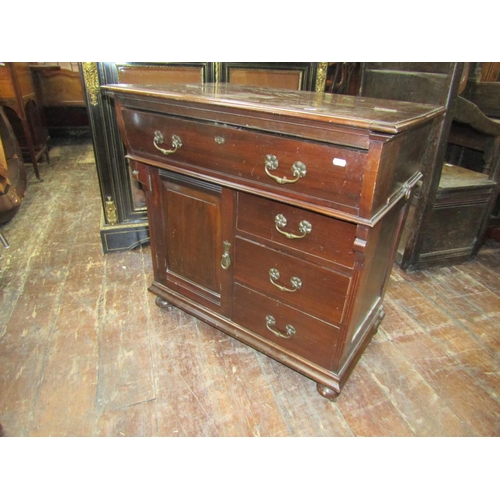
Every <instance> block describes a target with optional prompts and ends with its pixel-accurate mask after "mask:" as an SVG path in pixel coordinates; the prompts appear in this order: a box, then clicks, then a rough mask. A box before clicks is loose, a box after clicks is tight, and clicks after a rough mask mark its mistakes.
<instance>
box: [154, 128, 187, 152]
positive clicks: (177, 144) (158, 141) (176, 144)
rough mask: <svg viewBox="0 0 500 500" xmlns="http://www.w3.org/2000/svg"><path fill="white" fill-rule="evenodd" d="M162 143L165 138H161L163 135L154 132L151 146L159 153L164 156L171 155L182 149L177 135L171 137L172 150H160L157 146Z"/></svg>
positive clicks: (156, 131)
mask: <svg viewBox="0 0 500 500" xmlns="http://www.w3.org/2000/svg"><path fill="white" fill-rule="evenodd" d="M164 142H165V138H164V137H163V134H162V133H161V132H160V131H159V130H155V137H154V139H153V145H154V147H155V148H156V149H157V150H158V151H161V152H162V153H163V154H164V155H171V154H172V153H175V152H176V151H177V150H178V149H180V148H182V140H181V138H180V137H179V136H178V135H173V136H172V148H173V149H162V148H160V147H158V144H163V143H164Z"/></svg>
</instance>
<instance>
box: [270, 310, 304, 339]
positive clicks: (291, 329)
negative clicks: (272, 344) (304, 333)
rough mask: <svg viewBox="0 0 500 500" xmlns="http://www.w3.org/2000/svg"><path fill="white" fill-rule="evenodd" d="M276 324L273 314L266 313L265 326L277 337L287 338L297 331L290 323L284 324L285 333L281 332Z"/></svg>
mask: <svg viewBox="0 0 500 500" xmlns="http://www.w3.org/2000/svg"><path fill="white" fill-rule="evenodd" d="M275 326H276V320H275V319H274V317H273V316H271V315H268V316H266V327H267V329H268V330H269V331H270V332H273V333H274V335H276V336H277V337H282V338H284V339H289V338H290V337H291V336H292V335H295V334H296V333H297V330H295V328H294V327H293V326H292V325H286V326H285V331H286V334H283V333H281V332H280V331H279V330H277V329H276V328H275Z"/></svg>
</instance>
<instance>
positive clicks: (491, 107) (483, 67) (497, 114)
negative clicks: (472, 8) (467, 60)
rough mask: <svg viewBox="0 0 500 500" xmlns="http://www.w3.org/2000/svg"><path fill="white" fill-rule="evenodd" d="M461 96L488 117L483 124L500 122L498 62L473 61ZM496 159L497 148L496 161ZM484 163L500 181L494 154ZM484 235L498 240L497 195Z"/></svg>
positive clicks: (499, 213) (499, 211) (499, 210)
mask: <svg viewBox="0 0 500 500" xmlns="http://www.w3.org/2000/svg"><path fill="white" fill-rule="evenodd" d="M463 97H464V98H465V99H467V100H468V101H470V102H471V103H473V104H475V105H476V106H477V107H478V108H479V110H480V111H481V112H482V113H483V114H484V115H485V116H486V117H487V118H488V119H489V120H484V119H481V123H482V124H483V126H488V128H493V127H496V125H497V124H498V123H500V63H498V62H496V63H474V64H473V65H472V66H471V71H470V77H469V80H468V82H467V86H466V88H465V90H464V92H463ZM486 123H488V125H485V124H486ZM497 140H498V138H497ZM498 161H499V160H498V150H497V162H498ZM482 164H483V163H482V162H480V163H479V165H482ZM484 164H485V165H486V164H487V165H489V170H488V172H487V173H488V175H489V176H490V177H491V178H493V179H494V180H495V181H496V182H497V184H498V183H499V182H500V179H499V176H500V173H499V172H498V169H499V166H498V163H497V165H496V174H493V175H492V168H493V170H494V169H495V167H494V155H490V157H489V158H487V159H485V160H484ZM486 235H487V236H488V237H490V238H493V239H495V240H496V241H500V196H499V195H497V198H496V203H495V204H494V206H493V210H492V212H491V214H490V218H489V220H488V225H487V228H486Z"/></svg>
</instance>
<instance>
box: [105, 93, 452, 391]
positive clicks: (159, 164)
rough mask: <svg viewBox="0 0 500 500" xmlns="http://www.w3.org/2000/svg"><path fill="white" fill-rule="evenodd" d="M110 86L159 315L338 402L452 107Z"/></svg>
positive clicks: (373, 322) (379, 311) (374, 320)
mask: <svg viewBox="0 0 500 500" xmlns="http://www.w3.org/2000/svg"><path fill="white" fill-rule="evenodd" d="M104 89H105V92H106V93H107V94H108V95H110V96H113V97H114V99H115V104H116V113H117V117H118V123H119V127H120V131H121V134H122V137H123V141H124V143H125V145H126V149H127V157H128V159H129V161H130V162H131V164H132V167H133V169H134V175H135V176H136V178H137V179H138V180H139V181H140V182H141V184H142V185H143V186H144V190H145V191H146V197H147V210H148V218H149V230H150V237H151V251H152V256H153V259H152V260H153V268H154V281H153V283H152V285H151V287H150V291H151V292H153V293H155V294H156V295H157V304H158V305H160V306H166V305H167V304H168V303H171V304H173V305H175V306H177V307H180V308H182V309H184V310H185V311H187V312H189V313H191V314H193V315H195V316H196V317H198V318H200V319H202V320H204V321H206V322H207V323H209V324H211V325H213V326H215V327H216V328H218V329H220V330H222V331H223V332H225V333H227V334H229V335H231V336H233V337H235V338H237V339H239V340H241V341H242V342H244V343H246V344H248V345H250V346H252V347H253V348H255V349H258V350H259V351H261V352H263V353H265V354H267V355H268V356H271V357H272V358H274V359H276V360H278V361H280V362H282V363H284V364H285V365H287V366H288V367H290V368H292V369H294V370H297V371H298V372H300V373H302V374H304V375H305V376H307V377H309V378H311V379H313V380H314V381H316V382H317V384H318V385H317V387H318V390H319V392H320V393H321V394H322V395H323V396H325V397H327V398H329V399H334V398H335V397H336V396H337V395H338V394H339V392H340V390H341V387H342V385H343V384H344V383H345V381H346V379H347V377H348V376H349V373H350V372H351V370H352V369H353V368H354V366H355V364H356V362H357V360H358V359H359V357H360V356H361V354H362V352H363V350H364V349H365V347H366V345H367V344H368V342H369V340H370V338H371V336H372V335H373V334H374V333H375V332H376V330H377V327H378V325H379V323H380V321H381V320H382V318H383V307H382V302H383V296H384V291H385V287H386V284H387V281H388V278H389V275H390V271H391V267H392V264H393V259H394V254H395V249H396V245H397V241H398V237H399V234H400V230H401V227H402V224H403V221H404V218H405V215H406V209H407V204H408V198H409V195H410V193H411V190H412V188H413V186H414V185H415V184H416V183H417V181H418V180H419V178H420V177H421V172H422V169H423V168H424V167H425V163H426V161H427V160H426V158H425V151H426V143H427V141H428V140H429V138H430V137H431V136H432V131H433V125H434V122H435V121H436V120H439V119H441V117H442V113H443V108H441V107H434V106H428V105H420V104H413V103H407V102H395V101H388V100H377V99H370V98H363V97H352V96H341V95H334V94H324V93H315V92H305V91H283V90H273V89H267V88H258V87H240V86H231V85H221V84H206V85H170V86H164V87H153V86H151V87H148V86H134V85H108V86H105V87H104Z"/></svg>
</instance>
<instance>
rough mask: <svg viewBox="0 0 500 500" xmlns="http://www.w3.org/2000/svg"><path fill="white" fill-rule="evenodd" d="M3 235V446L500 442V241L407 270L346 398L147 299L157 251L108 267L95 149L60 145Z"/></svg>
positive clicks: (398, 275) (393, 288)
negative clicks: (42, 442) (131, 440)
mask: <svg viewBox="0 0 500 500" xmlns="http://www.w3.org/2000/svg"><path fill="white" fill-rule="evenodd" d="M41 170H42V174H43V178H44V182H43V183H40V182H38V181H37V180H36V178H35V177H34V175H33V172H32V170H30V175H29V184H28V192H27V196H26V198H25V200H24V202H23V204H22V206H21V210H20V211H19V213H18V215H17V216H16V217H15V218H14V219H13V220H12V221H10V222H9V223H8V224H6V225H4V226H3V228H2V230H3V232H4V233H5V235H6V236H7V238H8V239H9V242H10V244H11V247H10V248H9V249H0V298H1V307H0V422H1V423H2V425H3V428H4V435H5V436H171V437H175V436H179V437H183V436H184V437H185V436H213V437H218V436H221V437H222V436H224V437H229V436H276V437H280V436H284V437H289V436H297V437H298V436H302V437H307V436H327V437H335V436H400V437H402V436H499V435H500V389H499V388H500V356H499V348H500V326H499V325H500V244H499V243H496V242H493V241H488V242H486V244H485V245H484V246H483V248H482V249H481V251H480V253H479V256H478V257H477V259H476V260H475V261H473V262H469V263H466V264H463V265H460V266H453V267H448V268H440V269H431V270H426V271H421V272H415V273H412V274H407V273H404V272H403V271H401V270H400V269H398V268H397V267H395V268H394V270H393V272H392V275H391V281H390V285H389V288H388V292H387V300H386V306H385V309H386V317H385V318H384V320H383V322H382V325H381V327H380V328H379V332H378V334H377V335H376V336H375V337H374V339H373V341H372V342H371V344H370V345H369V346H368V348H367V350H366V352H365V354H364V356H363V357H362V359H361V361H360V363H359V364H358V366H357V367H356V369H355V370H354V372H353V374H352V375H351V377H350V379H349V380H348V382H347V384H346V386H345V387H344V389H343V392H342V394H341V395H340V396H339V398H338V399H337V401H336V402H333V403H332V402H330V401H328V400H326V399H324V398H322V397H321V396H319V394H318V393H317V392H316V384H315V383H314V382H312V381H311V380H309V379H307V378H305V377H303V376H302V375H300V374H298V373H296V372H294V371H292V370H290V369H288V368H286V367H284V366H283V365H281V364H279V363H277V362H276V361H273V360H272V359H270V358H268V357H266V356H264V355H263V354H260V353H258V352H256V351H254V350H252V349H250V348H249V347H247V346H245V345H244V344H242V343H240V342H239V341H237V340H235V339H232V338H230V337H228V336H226V335H224V334H222V333H221V332H219V331H217V330H216V329H214V328H212V327H210V326H208V325H206V324H204V323H203V322H201V321H199V320H197V319H195V318H193V317H192V316H190V315H188V314H186V313H184V312H182V311H180V310H179V309H176V308H171V309H169V310H162V309H160V308H158V307H156V305H155V302H154V296H152V295H151V294H150V293H149V292H148V291H147V288H148V286H149V284H150V281H151V274H152V266H151V257H150V255H149V247H147V246H145V247H143V248H139V249H135V250H132V251H129V252H123V253H111V254H107V255H104V254H103V253H102V250H101V244H100V235H99V230H100V224H101V202H100V195H99V188H98V181H97V174H96V168H95V164H94V157H93V151H92V146H91V142H90V141H89V140H86V139H76V140H71V141H69V140H65V139H59V140H56V141H53V142H52V149H51V163H50V165H47V164H45V163H42V164H41Z"/></svg>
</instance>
